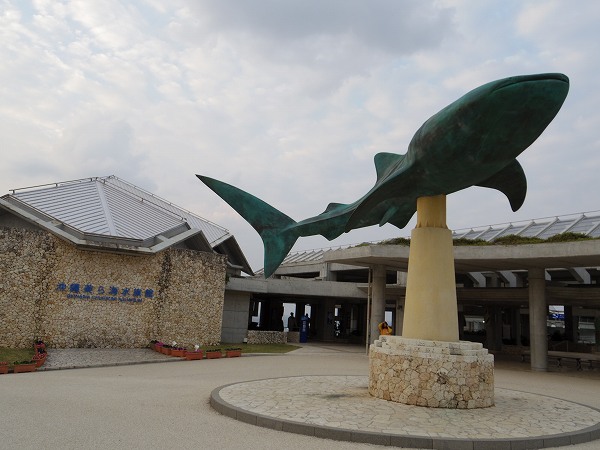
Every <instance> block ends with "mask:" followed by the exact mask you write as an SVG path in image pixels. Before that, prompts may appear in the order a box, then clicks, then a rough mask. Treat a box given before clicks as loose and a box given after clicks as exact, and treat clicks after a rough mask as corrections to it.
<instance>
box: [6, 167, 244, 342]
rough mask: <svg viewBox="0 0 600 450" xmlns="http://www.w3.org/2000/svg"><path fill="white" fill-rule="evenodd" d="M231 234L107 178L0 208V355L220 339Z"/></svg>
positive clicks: (24, 195) (233, 256)
mask: <svg viewBox="0 0 600 450" xmlns="http://www.w3.org/2000/svg"><path fill="white" fill-rule="evenodd" d="M240 270H245V271H247V272H249V273H251V270H250V268H249V266H248V263H247V262H246V260H245V258H244V256H243V254H242V253H241V250H240V249H239V246H238V245H237V243H236V242H235V239H234V238H233V236H232V235H231V234H229V232H228V231H227V230H225V229H223V228H221V227H219V226H217V225H215V224H212V223H210V222H208V221H205V220H204V219H201V218H199V217H197V216H195V215H193V214H192V213H190V212H188V211H185V210H182V209H181V208H178V207H175V206H173V205H172V204H171V203H168V202H166V201H164V200H162V199H160V198H158V197H155V196H153V195H152V194H149V193H147V192H145V191H143V190H141V189H139V188H137V187H135V186H132V185H130V184H128V183H126V182H124V181H122V180H119V179H118V178H116V177H106V178H91V179H85V180H77V181H74V182H67V183H58V184H54V185H49V186H41V187H36V188H33V189H24V190H15V191H13V193H12V194H10V195H6V196H4V197H2V199H0V272H1V273H0V276H1V281H0V346H7V347H28V346H30V345H31V343H32V342H33V341H34V339H43V340H44V341H45V342H46V343H47V344H48V345H49V346H51V347H57V348H69V347H99V348H118V347H144V346H146V345H147V344H148V342H149V341H150V340H151V339H159V340H163V341H168V342H171V341H173V340H174V341H177V342H178V343H180V344H183V345H190V346H191V345H194V344H200V345H207V344H216V343H219V342H220V340H221V327H222V316H223V304H224V292H225V282H226V277H227V275H226V274H227V273H230V274H236V273H239V271H240Z"/></svg>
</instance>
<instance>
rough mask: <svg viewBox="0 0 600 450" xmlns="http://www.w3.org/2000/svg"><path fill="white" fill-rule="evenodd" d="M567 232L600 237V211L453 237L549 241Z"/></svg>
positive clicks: (475, 230)
mask: <svg viewBox="0 0 600 450" xmlns="http://www.w3.org/2000/svg"><path fill="white" fill-rule="evenodd" d="M567 232H571V233H582V234H585V235H586V236H590V237H600V211H592V212H586V213H578V214H570V215H566V216H556V217H544V218H542V219H533V220H525V221H522V222H510V223H505V224H498V225H486V226H482V227H474V228H464V229H461V230H454V231H453V232H452V237H453V238H454V239H457V238H464V239H483V240H485V241H492V240H494V239H497V238H499V237H502V236H508V235H512V234H515V235H517V236H523V237H539V238H542V239H547V238H549V237H551V236H555V235H557V234H561V233H567Z"/></svg>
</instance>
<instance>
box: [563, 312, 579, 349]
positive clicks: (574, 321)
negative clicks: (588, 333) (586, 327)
mask: <svg viewBox="0 0 600 450" xmlns="http://www.w3.org/2000/svg"><path fill="white" fill-rule="evenodd" d="M564 308H565V339H566V340H567V341H571V342H573V343H577V341H579V336H578V335H579V317H577V316H576V315H574V314H573V307H572V306H569V305H565V306H564Z"/></svg>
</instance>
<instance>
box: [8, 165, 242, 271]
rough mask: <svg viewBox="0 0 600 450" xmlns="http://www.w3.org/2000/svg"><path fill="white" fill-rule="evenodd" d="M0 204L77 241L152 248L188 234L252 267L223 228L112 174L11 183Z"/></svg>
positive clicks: (237, 263) (131, 247)
mask: <svg viewBox="0 0 600 450" xmlns="http://www.w3.org/2000/svg"><path fill="white" fill-rule="evenodd" d="M0 206H2V207H4V209H9V210H11V211H12V212H14V213H17V214H19V215H20V216H21V217H23V218H25V219H26V220H29V221H30V222H35V223H36V224H38V225H40V226H42V227H44V228H46V229H48V230H49V231H51V232H53V233H55V234H57V235H59V236H60V237H63V238H65V239H68V240H71V241H73V242H75V243H76V244H77V245H82V246H89V245H91V246H96V247H98V246H109V247H111V248H113V249H114V248H115V246H118V247H119V248H121V249H129V250H133V251H144V249H150V250H151V251H152V252H155V251H159V250H162V249H163V248H165V247H168V246H171V245H174V244H176V243H178V242H181V241H182V240H186V241H188V240H190V239H191V238H192V237H194V239H193V240H191V241H188V242H193V243H194V245H195V246H196V247H199V248H205V247H208V249H209V250H210V248H212V249H215V248H216V247H218V246H219V247H220V248H221V247H223V246H224V245H225V246H227V247H232V248H233V249H234V250H231V251H229V252H228V253H231V252H234V251H235V255H236V259H237V260H236V261H233V262H232V263H233V264H234V265H236V266H239V267H241V268H242V270H244V271H245V272H247V273H252V270H251V269H250V266H249V265H248V262H247V261H246V259H245V257H244V256H243V254H242V253H241V251H239V246H238V245H237V243H236V242H234V241H235V239H234V237H233V235H232V234H231V233H230V232H229V231H228V230H227V229H225V228H223V227H221V226H219V225H217V224H215V223H212V222H210V221H209V220H206V219H203V218H202V217H200V216H198V215H196V214H194V213H192V212H190V211H188V210H186V209H184V208H181V207H179V206H177V205H174V204H173V203H171V202H169V201H167V200H164V199H162V198H160V197H158V196H156V195H154V194H152V193H150V192H147V191H145V190H143V189H141V188H139V187H137V186H134V185H133V184H130V183H128V182H126V181H124V180H121V179H119V178H117V177H116V176H114V175H111V176H107V177H92V178H84V179H79V180H73V181H66V182H60V183H53V184H48V185H41V186H32V187H29V188H22V189H13V190H11V193H10V194H7V195H5V196H3V197H2V199H1V200H0ZM200 234H201V235H202V238H200V239H199V235H200ZM202 242H206V244H202Z"/></svg>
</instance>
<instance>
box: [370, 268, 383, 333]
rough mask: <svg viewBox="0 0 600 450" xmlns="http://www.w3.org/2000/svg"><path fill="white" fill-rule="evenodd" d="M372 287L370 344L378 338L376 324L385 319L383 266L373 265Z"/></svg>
mask: <svg viewBox="0 0 600 450" xmlns="http://www.w3.org/2000/svg"><path fill="white" fill-rule="evenodd" d="M372 284H373V289H372V299H371V323H370V325H369V328H370V330H371V339H370V340H369V343H370V344H372V343H373V342H375V340H377V339H378V338H379V329H378V328H377V325H379V324H380V323H381V322H383V321H384V320H385V266H382V265H376V266H373V280H372Z"/></svg>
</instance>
